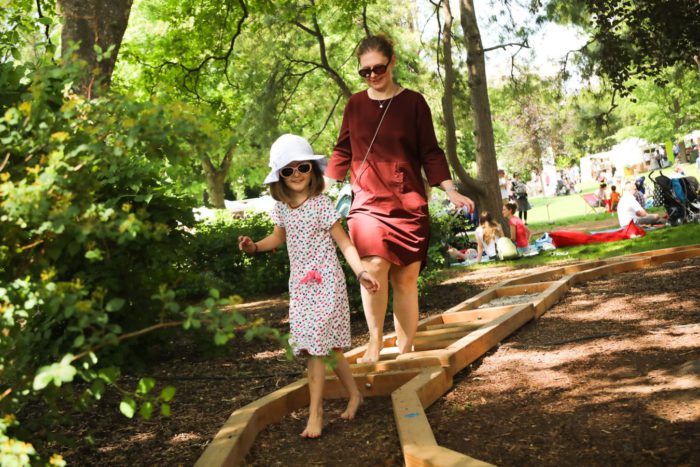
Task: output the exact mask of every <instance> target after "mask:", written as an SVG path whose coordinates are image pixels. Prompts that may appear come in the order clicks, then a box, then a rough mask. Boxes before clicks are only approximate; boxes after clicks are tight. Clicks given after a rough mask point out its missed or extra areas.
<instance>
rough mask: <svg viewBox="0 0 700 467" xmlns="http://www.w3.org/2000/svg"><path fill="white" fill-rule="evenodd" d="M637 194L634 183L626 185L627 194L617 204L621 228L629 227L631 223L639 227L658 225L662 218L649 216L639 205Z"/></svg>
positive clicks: (656, 215) (654, 215)
mask: <svg viewBox="0 0 700 467" xmlns="http://www.w3.org/2000/svg"><path fill="white" fill-rule="evenodd" d="M636 192H637V186H636V185H635V184H634V183H632V182H627V183H625V192H624V193H623V194H622V197H621V198H620V202H619V203H618V204H617V220H618V221H619V222H620V227H627V226H628V225H629V223H630V222H634V223H635V224H637V225H650V224H658V223H660V222H661V218H660V217H659V215H658V214H649V213H648V212H646V211H645V210H644V208H643V207H642V205H641V204H639V203H638V202H637V200H636V198H635V196H634V194H635V193H636Z"/></svg>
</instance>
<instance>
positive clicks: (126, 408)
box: [119, 397, 136, 418]
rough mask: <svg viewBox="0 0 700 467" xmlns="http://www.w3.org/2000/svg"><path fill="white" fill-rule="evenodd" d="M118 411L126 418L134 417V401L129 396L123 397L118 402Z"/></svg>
mask: <svg viewBox="0 0 700 467" xmlns="http://www.w3.org/2000/svg"><path fill="white" fill-rule="evenodd" d="M119 411H120V412H121V413H123V414H124V416H125V417H126V418H134V413H136V401H135V400H134V399H132V398H131V397H124V398H123V399H122V401H121V403H120V404H119Z"/></svg>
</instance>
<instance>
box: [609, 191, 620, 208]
mask: <svg viewBox="0 0 700 467" xmlns="http://www.w3.org/2000/svg"><path fill="white" fill-rule="evenodd" d="M619 202H620V193H618V192H617V187H616V186H615V185H613V186H611V187H610V205H609V209H608V211H610V212H613V211H617V203H619Z"/></svg>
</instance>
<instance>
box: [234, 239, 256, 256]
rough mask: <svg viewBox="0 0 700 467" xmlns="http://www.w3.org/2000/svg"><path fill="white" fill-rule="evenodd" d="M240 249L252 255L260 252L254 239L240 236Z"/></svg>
mask: <svg viewBox="0 0 700 467" xmlns="http://www.w3.org/2000/svg"><path fill="white" fill-rule="evenodd" d="M238 249H239V250H241V251H244V252H246V253H248V254H249V255H252V254H253V253H255V252H256V251H258V247H257V245H256V244H255V242H254V241H253V239H252V238H250V237H246V236H244V235H240V236H239V237H238Z"/></svg>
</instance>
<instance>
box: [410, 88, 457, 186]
mask: <svg viewBox="0 0 700 467" xmlns="http://www.w3.org/2000/svg"><path fill="white" fill-rule="evenodd" d="M417 106H418V107H417V109H416V120H417V122H416V123H417V136H418V152H419V156H420V160H421V164H422V165H423V169H424V170H425V175H426V176H427V178H428V183H429V184H430V186H437V185H439V184H440V182H443V181H445V180H449V179H451V178H452V175H451V174H450V169H449V167H448V165H447V159H445V153H444V152H443V150H442V149H440V146H439V145H438V142H437V137H436V136H435V128H433V117H432V115H431V113H430V107H428V103H427V102H426V101H425V98H424V97H423V96H421V95H419V98H418V103H417Z"/></svg>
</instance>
